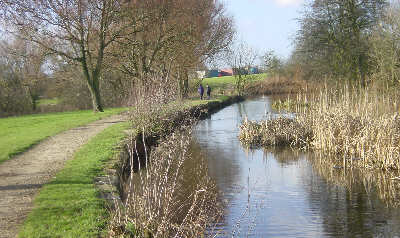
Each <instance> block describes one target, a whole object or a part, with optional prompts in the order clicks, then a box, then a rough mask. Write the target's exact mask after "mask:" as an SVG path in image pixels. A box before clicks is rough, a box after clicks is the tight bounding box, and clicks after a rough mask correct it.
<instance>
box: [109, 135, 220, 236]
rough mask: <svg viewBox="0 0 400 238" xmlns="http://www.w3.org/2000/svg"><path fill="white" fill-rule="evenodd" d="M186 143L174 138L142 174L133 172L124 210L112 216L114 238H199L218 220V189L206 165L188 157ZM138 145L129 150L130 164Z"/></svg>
mask: <svg viewBox="0 0 400 238" xmlns="http://www.w3.org/2000/svg"><path fill="white" fill-rule="evenodd" d="M190 141H191V134H190V132H188V131H187V130H186V131H185V132H180V133H173V134H172V135H171V136H170V137H169V138H168V139H166V140H163V141H162V142H160V144H159V145H158V146H157V148H156V149H155V150H153V151H152V152H151V153H149V154H148V155H147V160H146V162H147V165H146V168H145V169H142V170H139V171H138V172H137V173H133V171H131V175H130V178H129V180H128V181H127V182H126V184H125V190H126V191H125V193H126V194H127V196H126V199H125V201H124V206H123V209H122V211H119V212H116V213H115V214H114V220H113V222H112V226H113V227H112V228H111V229H110V230H111V231H112V232H111V233H112V236H118V235H122V234H124V235H125V237H202V236H204V234H205V232H206V230H207V229H212V227H211V226H212V225H211V224H215V223H216V222H217V221H218V220H219V219H221V217H222V214H223V212H222V211H223V210H222V206H221V203H220V202H219V200H218V193H217V188H216V184H215V182H214V181H213V180H212V179H211V178H210V177H209V176H208V168H207V165H206V163H205V161H203V160H199V159H195V160H194V159H193V157H192V156H191V155H190V154H189V152H188V148H189V144H190ZM136 144H137V143H136V142H135V141H132V143H131V144H130V146H129V153H130V154H131V155H130V158H133V157H134V154H135V153H138V149H137V148H136ZM140 166H142V167H144V166H145V165H140ZM119 227H123V229H122V230H121V231H119V230H118V229H117V228H119ZM118 232H119V233H120V234H119V233H118Z"/></svg>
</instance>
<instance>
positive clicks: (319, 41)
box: [291, 0, 400, 85]
mask: <svg viewBox="0 0 400 238" xmlns="http://www.w3.org/2000/svg"><path fill="white" fill-rule="evenodd" d="M399 11H400V8H399V6H398V3H391V2H390V1H387V0H314V1H311V2H310V4H309V5H308V6H307V7H306V9H305V11H304V13H303V15H302V17H301V18H300V19H299V22H300V30H299V31H298V34H297V37H296V39H295V52H294V53H293V55H292V58H291V61H292V62H295V63H297V64H299V65H301V67H302V69H303V71H305V72H306V77H307V78H310V77H315V78H321V76H324V77H329V78H334V79H342V80H352V81H357V82H359V83H361V85H365V84H366V83H367V81H370V80H376V79H378V78H379V79H382V77H381V76H384V78H385V79H388V80H390V81H398V80H399V79H400V78H398V72H399V71H398V69H399V67H400V65H399V64H398V60H399V57H398V56H399V50H400V44H399V43H400V42H399V40H398V39H399V37H398V36H399V33H400V32H399V26H400V25H399V22H400V18H399ZM377 74H380V75H381V76H379V77H376V76H377Z"/></svg>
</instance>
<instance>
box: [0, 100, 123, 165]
mask: <svg viewBox="0 0 400 238" xmlns="http://www.w3.org/2000/svg"><path fill="white" fill-rule="evenodd" d="M125 110H127V109H126V108H113V109H106V110H105V112H102V113H93V111H91V110H86V111H75V112H61V113H48V114H36V115H27V116H20V117H8V118H1V119H0V163H1V162H3V161H5V160H7V159H10V158H11V157H12V156H14V155H16V154H18V153H21V152H23V151H25V150H27V149H29V148H30V147H31V146H32V145H35V144H37V143H38V142H40V141H42V140H43V139H45V138H47V137H49V136H52V135H55V134H57V133H59V132H62V131H65V130H68V129H72V128H74V127H78V126H81V125H84V124H87V123H90V122H93V121H96V120H99V119H101V118H104V117H107V116H110V115H113V114H117V113H120V112H122V111H125Z"/></svg>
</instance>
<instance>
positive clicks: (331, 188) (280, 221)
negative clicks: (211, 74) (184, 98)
mask: <svg viewBox="0 0 400 238" xmlns="http://www.w3.org/2000/svg"><path fill="white" fill-rule="evenodd" d="M270 104H271V102H270V98H268V97H263V98H258V99H252V100H247V101H244V102H241V103H237V104H234V105H231V106H229V107H227V108H224V109H223V110H221V111H219V112H217V113H215V114H213V115H212V116H211V118H208V119H206V120H203V121H201V122H200V123H199V124H198V125H197V126H196V127H195V129H194V133H193V137H194V142H193V143H194V144H195V146H194V147H195V148H197V149H196V150H200V152H201V153H199V151H195V153H196V154H202V156H204V157H205V158H206V161H207V162H208V167H209V174H210V176H211V177H212V178H213V179H214V180H215V181H216V183H217V186H218V189H219V191H220V192H221V196H222V197H221V199H222V201H224V203H225V216H224V218H223V219H222V221H221V222H220V223H219V224H216V229H215V231H214V232H218V233H219V237H400V210H399V209H398V208H395V207H392V206H391V205H388V203H386V202H384V200H383V199H381V198H382V197H384V196H379V195H380V194H379V193H382V191H381V190H382V189H381V190H379V189H377V188H374V186H373V185H371V184H370V183H368V182H366V179H365V178H364V177H362V175H360V173H355V172H354V173H352V174H351V178H352V181H351V182H347V183H346V182H341V181H336V182H335V176H338V177H341V178H345V179H344V180H346V178H347V177H348V176H349V173H347V174H345V175H344V176H345V177H343V176H341V175H340V174H339V175H336V174H335V173H343V171H339V172H336V170H335V169H334V168H331V167H332V166H331V165H326V164H323V163H316V162H315V161H320V160H321V158H319V159H315V158H312V157H314V155H310V154H306V153H302V152H298V151H297V152H296V151H292V150H290V149H283V148H280V149H279V148H275V149H260V150H251V151H249V150H246V149H245V148H243V147H242V146H241V144H240V142H239V140H238V134H239V125H240V124H241V122H242V121H243V120H244V118H245V117H247V118H248V119H250V120H261V119H266V118H271V117H274V116H276V112H274V111H273V110H272V109H271V105H270ZM321 166H322V168H321ZM323 166H325V167H323ZM324 171H325V172H324ZM357 174H358V175H357ZM371 177H376V176H371ZM360 181H363V182H360ZM399 183H400V182H399ZM394 194H396V192H394Z"/></svg>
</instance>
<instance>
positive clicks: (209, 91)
mask: <svg viewBox="0 0 400 238" xmlns="http://www.w3.org/2000/svg"><path fill="white" fill-rule="evenodd" d="M210 97H211V87H210V86H208V84H207V100H210Z"/></svg>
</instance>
